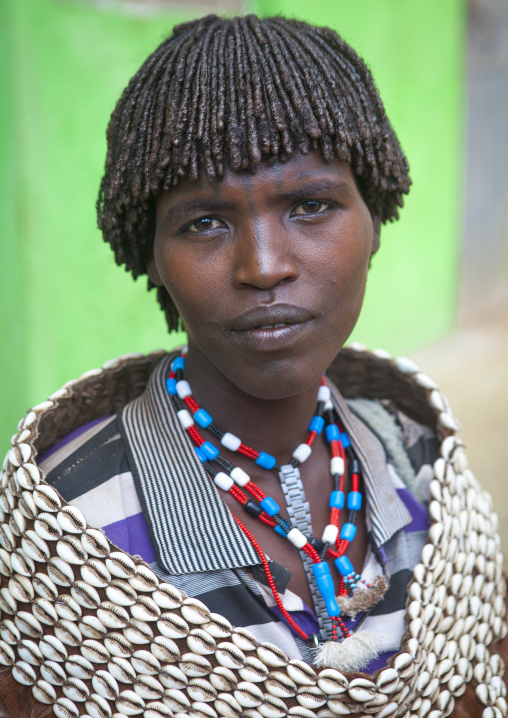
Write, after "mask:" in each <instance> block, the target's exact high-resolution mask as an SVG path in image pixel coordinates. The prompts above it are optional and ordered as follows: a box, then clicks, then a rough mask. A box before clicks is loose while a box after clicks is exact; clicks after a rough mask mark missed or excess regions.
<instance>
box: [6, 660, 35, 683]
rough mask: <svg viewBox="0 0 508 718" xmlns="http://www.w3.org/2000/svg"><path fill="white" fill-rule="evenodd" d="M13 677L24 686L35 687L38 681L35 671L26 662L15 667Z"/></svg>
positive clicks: (19, 662) (18, 663)
mask: <svg viewBox="0 0 508 718" xmlns="http://www.w3.org/2000/svg"><path fill="white" fill-rule="evenodd" d="M12 677H13V678H14V680H16V681H17V682H18V683H21V685H22V686H33V684H34V683H35V681H36V680H37V675H36V673H35V671H34V669H33V668H32V666H31V665H30V664H28V663H27V662H26V661H18V662H17V663H15V664H14V665H13V667H12Z"/></svg>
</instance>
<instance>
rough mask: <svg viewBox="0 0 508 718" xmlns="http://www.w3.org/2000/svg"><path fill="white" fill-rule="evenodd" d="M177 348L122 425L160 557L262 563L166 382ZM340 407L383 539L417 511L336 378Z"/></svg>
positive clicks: (193, 566) (184, 565) (175, 565)
mask: <svg viewBox="0 0 508 718" xmlns="http://www.w3.org/2000/svg"><path fill="white" fill-rule="evenodd" d="M174 356H175V355H174V354H170V355H168V356H167V357H164V359H162V361H161V362H160V363H159V364H158V365H157V367H156V368H155V370H154V372H153V374H152V376H151V377H150V380H149V382H148V385H147V387H146V390H145V391H144V393H143V394H142V395H141V396H140V397H138V398H137V399H135V400H134V401H133V402H131V403H129V404H128V405H127V406H126V407H124V409H123V410H122V411H121V412H120V415H119V425H120V431H121V434H122V438H123V439H124V443H125V446H126V450H127V454H128V456H129V461H130V465H131V468H132V473H133V478H134V482H135V484H136V490H137V492H138V495H139V499H140V503H141V506H142V509H143V513H144V516H145V519H146V522H147V525H148V530H149V532H150V537H151V539H152V543H153V545H154V548H155V551H156V554H157V559H158V561H159V563H160V565H161V566H162V567H164V568H165V570H166V571H168V573H169V574H171V575H180V574H184V573H199V572H202V571H213V570H219V569H226V568H240V567H245V566H253V565H257V564H259V563H260V562H261V561H260V558H259V556H258V554H257V552H256V551H255V549H254V548H253V546H252V545H251V543H250V541H249V540H248V539H247V537H246V536H245V534H244V533H243V532H242V531H241V529H240V528H239V526H238V525H237V523H236V522H235V520H234V518H233V516H232V514H231V512H230V511H229V509H228V508H227V506H226V504H225V503H224V502H223V501H222V499H221V497H220V494H219V491H218V489H217V488H216V487H215V485H214V484H213V482H212V481H211V480H210V477H209V476H208V474H207V473H206V471H205V470H204V468H203V465H202V464H201V462H200V461H199V459H198V457H197V454H196V452H195V451H194V449H193V447H192V445H191V441H190V439H189V437H188V436H187V434H186V432H185V431H184V429H183V428H182V426H181V425H180V422H179V421H178V418H177V416H176V414H175V411H174V409H173V406H172V403H171V399H170V397H169V395H168V393H167V390H166V377H167V376H168V373H169V369H170V364H171V361H172V359H173V358H174ZM330 388H331V390H332V398H333V403H334V405H335V408H336V410H337V412H338V414H339V416H340V418H341V420H342V423H343V425H344V427H345V429H346V431H347V432H348V434H349V436H350V439H351V443H352V444H353V447H354V449H355V451H356V453H357V456H358V459H359V461H360V463H361V465H362V468H363V477H364V484H365V491H366V498H367V518H368V522H369V528H370V530H371V531H372V534H373V538H374V541H375V543H376V544H377V545H381V544H382V543H385V541H387V540H388V538H390V537H391V536H392V535H393V534H394V533H395V532H396V531H398V530H399V529H400V528H402V527H403V526H405V525H406V524H408V523H409V522H410V521H411V517H410V515H409V512H408V511H407V509H406V507H405V506H404V504H403V502H402V501H401V499H399V497H398V495H397V492H396V490H395V488H394V486H393V483H392V481H391V479H390V476H389V473H388V469H387V462H386V456H385V453H384V450H383V447H382V445H381V444H380V442H379V440H378V439H377V438H376V437H375V436H374V434H373V433H372V432H371V431H370V429H368V427H367V426H366V425H365V424H364V423H363V422H362V421H361V420H360V419H358V418H357V417H356V416H355V415H354V414H353V413H352V412H351V411H350V410H349V408H348V407H347V404H346V402H345V401H344V399H343V397H342V396H341V394H340V393H339V391H338V390H337V389H336V388H335V387H333V386H331V387H330Z"/></svg>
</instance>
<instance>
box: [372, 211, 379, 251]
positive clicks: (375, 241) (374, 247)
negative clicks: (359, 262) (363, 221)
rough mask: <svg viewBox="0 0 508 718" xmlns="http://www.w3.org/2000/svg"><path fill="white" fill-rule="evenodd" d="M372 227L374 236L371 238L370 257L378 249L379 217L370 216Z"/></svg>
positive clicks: (375, 215)
mask: <svg viewBox="0 0 508 718" xmlns="http://www.w3.org/2000/svg"><path fill="white" fill-rule="evenodd" d="M372 226H373V228H374V236H373V237H372V250H371V255H373V254H375V253H376V252H377V251H378V249H379V244H380V234H381V215H379V214H373V215H372Z"/></svg>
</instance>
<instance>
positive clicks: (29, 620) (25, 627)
mask: <svg viewBox="0 0 508 718" xmlns="http://www.w3.org/2000/svg"><path fill="white" fill-rule="evenodd" d="M14 623H15V624H16V626H17V627H18V628H19V630H20V631H21V632H22V633H25V634H26V635H28V636H32V638H42V635H43V633H44V630H43V628H42V626H41V623H40V621H39V619H38V618H36V617H35V616H34V615H32V614H31V613H28V611H18V612H17V613H16V615H15V616H14Z"/></svg>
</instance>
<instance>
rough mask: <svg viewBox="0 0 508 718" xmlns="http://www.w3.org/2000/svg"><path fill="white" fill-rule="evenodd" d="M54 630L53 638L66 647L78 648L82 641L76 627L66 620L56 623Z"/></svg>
mask: <svg viewBox="0 0 508 718" xmlns="http://www.w3.org/2000/svg"><path fill="white" fill-rule="evenodd" d="M54 630H55V636H57V637H58V638H59V639H60V640H61V641H62V643H65V645H67V646H79V644H80V643H81V641H82V640H83V636H82V635H81V631H80V630H79V628H78V627H77V625H76V624H75V623H73V622H72V621H69V620H67V619H62V620H60V621H58V623H57V624H56V625H55V629H54Z"/></svg>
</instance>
